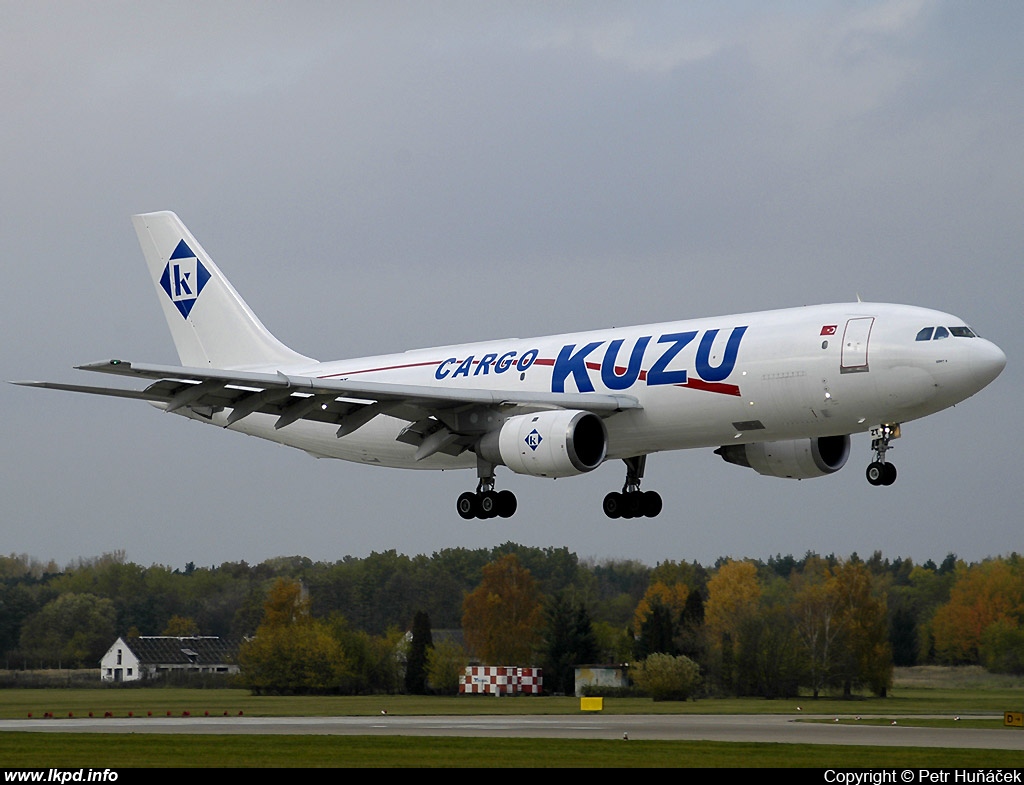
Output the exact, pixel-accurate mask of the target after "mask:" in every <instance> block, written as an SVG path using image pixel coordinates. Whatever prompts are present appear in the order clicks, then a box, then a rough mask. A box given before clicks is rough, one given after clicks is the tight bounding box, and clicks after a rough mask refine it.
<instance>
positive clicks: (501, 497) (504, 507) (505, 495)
mask: <svg viewBox="0 0 1024 785" xmlns="http://www.w3.org/2000/svg"><path fill="white" fill-rule="evenodd" d="M518 507H519V502H518V501H516V495H515V494H514V493H512V491H498V508H497V509H498V515H499V516H501V517H502V518H511V517H512V516H513V515H515V514H516V508H518Z"/></svg>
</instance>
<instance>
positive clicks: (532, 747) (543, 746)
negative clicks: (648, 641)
mask: <svg viewBox="0 0 1024 785" xmlns="http://www.w3.org/2000/svg"><path fill="white" fill-rule="evenodd" d="M0 761H2V765H3V766H4V767H11V768H19V767H46V768H50V767H75V768H78V767H88V768H94V769H96V768H107V767H109V768H134V767H199V768H214V767H260V768H270V767H336V768H340V767H345V768H356V767H418V768H437V767H449V768H457V767H474V768H511V767H538V768H547V767H572V768H621V767H629V768H643V767H659V768H661V767H707V768H740V767H757V768H773V767H786V768H797V767H813V768H824V767H835V768H871V767H875V768H877V767H881V766H892V767H900V768H926V767H940V766H941V767H947V768H981V767H984V768H993V767H1000V768H1002V767H1022V766H1024V750H1022V751H1019V750H1012V751H1001V750H934V749H920V748H902V747H847V746H831V745H816V744H730V743H724V742H706V741H700V742H690V741H622V740H615V741H601V740H590V739H519V738H514V739H493V738H489V739H481V738H445V737H409V736H404V737H399V736H235V735H223V736H219V735H218V736H214V735H210V736H207V735H177V734H175V735H168V736H165V735H149V734H146V735H139V734H133V735H124V736H120V737H119V738H118V739H117V743H116V744H111V742H110V737H109V736H106V735H105V734H90V733H76V734H64V733H59V734H56V733H53V734H51V733H0Z"/></svg>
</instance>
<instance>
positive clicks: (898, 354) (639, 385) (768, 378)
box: [181, 303, 1006, 469]
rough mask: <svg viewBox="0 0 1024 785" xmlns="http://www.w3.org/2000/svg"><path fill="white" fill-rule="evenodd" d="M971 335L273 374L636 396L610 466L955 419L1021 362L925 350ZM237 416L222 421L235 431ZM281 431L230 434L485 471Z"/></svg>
mask: <svg viewBox="0 0 1024 785" xmlns="http://www.w3.org/2000/svg"><path fill="white" fill-rule="evenodd" d="M963 326H964V323H963V321H962V320H961V319H959V318H957V317H955V316H951V315H949V314H945V313H941V312H939V311H934V310H929V309H924V308H917V307H913V306H904V305H888V304H878V303H848V304H835V305H819V306H808V307H803V308H792V309H785V310H777V311H765V312H760V313H750V314H739V315H732V316H721V317H713V318H704V319H695V320H689V321H681V322H668V323H662V324H652V325H643V326H637V327H627V328H621V329H618V328H610V329H606V330H596V331H591V332H584V333H571V334H565V335H555V336H547V337H543V338H531V339H525V340H524V339H507V340H497V341H487V342H483V343H472V344H461V345H457V346H446V347H438V348H430V349H418V350H413V351H408V352H404V353H402V354H393V355H383V356H378V357H369V358H360V359H353V360H342V361H337V362H324V363H314V364H306V365H301V366H295V367H289V368H281V367H277V366H275V367H272V368H271V367H267V368H264V369H262V370H266V371H269V372H279V371H280V372H284V373H286V374H288V375H292V374H294V375H296V376H313V377H318V378H320V379H338V380H342V379H350V380H360V381H375V382H388V383H394V384H412V385H421V386H437V387H447V388H451V389H473V388H478V389H491V390H493V389H499V390H502V391H509V392H543V393H561V392H565V393H589V392H595V393H609V392H611V393H615V394H620V395H628V396H632V397H634V398H636V399H637V401H638V402H639V403H640V406H641V408H637V409H631V410H625V411H621V412H618V413H615V414H613V415H611V416H609V417H607V418H606V419H605V425H606V428H607V432H608V452H607V457H608V458H627V457H631V456H636V455H642V454H647V453H652V452H659V451H664V450H678V449H686V448H695V447H717V446H720V445H728V444H746V443H752V442H770V441H776V440H784V439H796V438H813V437H819V436H832V435H840V434H852V433H858V432H863V431H867V430H868V429H870V428H872V427H875V426H878V425H880V424H883V423H890V422H891V423H900V422H906V421H909V420H913V419H916V418H919V417H923V416H925V415H928V414H932V413H934V412H937V411H940V410H942V409H945V408H947V407H949V406H952V405H953V404H956V403H958V402H959V401H962V400H964V399H965V398H967V397H969V396H971V395H973V394H974V393H976V392H978V391H979V390H981V389H982V388H983V387H984V386H985V385H987V384H988V383H989V382H991V381H992V380H993V379H994V378H995V377H996V376H997V375H998V374H999V372H1000V371H1001V370H1002V368H1003V366H1004V365H1005V360H1006V358H1005V356H1004V355H1003V353H1002V352H1001V351H1000V350H999V348H998V347H996V346H995V345H994V344H992V343H990V342H989V341H986V340H984V339H982V338H978V337H970V333H969V332H968V333H967V336H964V335H949V336H948V337H945V338H941V339H932V340H917V339H916V338H917V336H918V335H919V333H920V331H921V330H923V329H925V328H929V327H943V328H946V330H947V331H948V330H949V328H963ZM181 413H183V414H185V415H186V416H191V417H194V418H196V419H202V418H199V417H196V415H195V414H193V413H192V412H190V411H189V410H187V409H184V410H181ZM227 414H229V413H228V412H225V413H220V414H217V415H215V416H214V418H213V422H214V423H215V424H220V425H222V426H223V425H225V424H226V417H227ZM204 421H206V422H209V421H210V420H204ZM274 424H275V418H274V417H271V416H268V415H259V414H257V415H252V416H249V417H246V418H244V419H242V420H240V421H238V422H236V423H234V424H233V425H231V426H230V427H231V429H232V430H237V431H240V432H243V433H247V434H250V435H253V436H258V437H261V438H265V439H270V440H272V441H276V442H280V443H282V444H287V445H290V446H294V447H298V448H300V449H303V450H306V451H308V452H310V453H312V454H314V455H316V456H320V457H331V458H341V459H344V460H350V461H359V462H365V463H372V464H377V465H383V466H392V467H400V468H421V469H447V468H469V467H473V466H475V465H476V458H475V456H474V454H473V453H472V452H471V451H467V452H466V453H463V454H462V455H460V456H458V457H452V456H448V455H445V454H442V453H436V454H434V455H431V456H430V457H429V458H425V459H423V460H420V461H417V460H415V453H416V450H415V448H414V447H412V446H410V445H408V444H404V443H402V442H400V441H396V437H397V436H398V435H399V434H400V433H401V431H402V430H403V428H405V427H406V426H407V425H408V422H407V421H406V420H402V419H396V418H392V417H388V416H386V415H382V416H378V417H375V418H374V419H372V420H371V421H370V422H368V423H367V424H366V425H364V426H362V427H360V428H358V429H357V430H355V431H354V432H352V433H349V434H348V435H345V436H343V437H341V438H338V437H337V436H336V430H337V429H336V427H333V426H330V425H327V424H322V423H317V422H312V421H308V420H300V421H298V422H295V423H293V424H291V425H289V426H288V427H286V428H282V429H280V430H275V428H274Z"/></svg>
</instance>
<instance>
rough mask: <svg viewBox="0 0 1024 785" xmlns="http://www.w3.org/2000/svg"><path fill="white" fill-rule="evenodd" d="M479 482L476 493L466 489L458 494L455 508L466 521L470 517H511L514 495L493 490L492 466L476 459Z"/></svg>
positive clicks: (516, 502)
mask: <svg viewBox="0 0 1024 785" xmlns="http://www.w3.org/2000/svg"><path fill="white" fill-rule="evenodd" d="M477 473H478V474H479V475H480V482H478V483H477V486H476V493H473V492H472V491H466V492H465V493H464V494H462V495H461V496H459V500H458V501H457V502H456V503H455V508H456V509H457V510H458V511H459V515H460V516H462V517H463V518H465V519H466V520H467V521H468V520H470V519H471V518H496V517H501V518H511V517H512V516H513V515H515V514H516V507H518V506H519V503H518V501H516V495H515V494H514V493H512V491H496V490H494V466H493V465H492V464H490V463H487V462H486V461H483V460H481V459H478V460H477Z"/></svg>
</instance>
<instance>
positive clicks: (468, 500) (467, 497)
mask: <svg viewBox="0 0 1024 785" xmlns="http://www.w3.org/2000/svg"><path fill="white" fill-rule="evenodd" d="M455 509H457V510H458V511H459V515H460V516H462V517H463V518H464V519H466V520H467V521H468V520H470V519H471V518H475V517H476V516H477V504H476V494H475V493H473V492H472V491H466V492H465V493H464V494H462V495H461V496H459V500H458V501H457V502H455Z"/></svg>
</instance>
